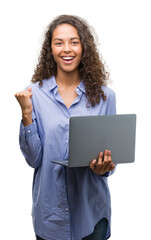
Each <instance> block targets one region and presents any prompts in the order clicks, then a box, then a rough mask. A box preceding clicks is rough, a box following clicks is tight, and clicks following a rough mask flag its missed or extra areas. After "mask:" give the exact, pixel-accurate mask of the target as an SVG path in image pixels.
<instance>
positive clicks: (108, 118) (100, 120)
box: [53, 114, 136, 167]
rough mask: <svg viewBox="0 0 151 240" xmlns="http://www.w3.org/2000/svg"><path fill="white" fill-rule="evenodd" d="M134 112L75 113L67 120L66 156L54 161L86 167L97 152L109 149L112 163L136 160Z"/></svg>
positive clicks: (70, 165) (96, 156)
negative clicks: (81, 114) (67, 150)
mask: <svg viewBox="0 0 151 240" xmlns="http://www.w3.org/2000/svg"><path fill="white" fill-rule="evenodd" d="M135 136H136V114H122V115H103V116H78V117H71V118H70V122H69V159H66V160H60V161H53V163H57V164H61V165H64V166H68V167H86V166H89V165H90V162H91V161H92V160H93V159H97V158H98V154H99V152H104V151H105V149H108V150H110V151H111V155H112V161H113V163H114V164H120V163H132V162H134V160H135V138H136V137H135Z"/></svg>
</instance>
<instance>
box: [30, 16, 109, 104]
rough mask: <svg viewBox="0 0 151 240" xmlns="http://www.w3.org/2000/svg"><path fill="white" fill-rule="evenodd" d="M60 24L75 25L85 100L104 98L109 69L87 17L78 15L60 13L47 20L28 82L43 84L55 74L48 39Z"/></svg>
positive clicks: (97, 100)
mask: <svg viewBox="0 0 151 240" xmlns="http://www.w3.org/2000/svg"><path fill="white" fill-rule="evenodd" d="M60 24H70V25H72V26H73V27H75V28H76V29H77V33H78V35H79V37H80V40H81V45H82V58H81V62H80V64H79V66H78V70H79V75H80V78H81V79H82V80H83V83H84V85H85V89H86V97H87V100H88V102H89V103H91V106H92V107H93V106H95V104H98V103H99V102H100V99H101V97H102V98H103V100H104V101H105V100H106V99H107V97H106V96H105V94H104V91H103V90H102V88H101V86H103V85H107V81H108V79H109V73H108V72H107V71H106V69H105V64H104V62H103V60H102V57H101V55H100V54H99V51H98V49H97V46H96V41H95V37H94V36H93V34H92V33H91V30H90V26H89V25H88V24H87V22H86V20H84V19H82V18H80V17H77V16H73V15H60V16H58V17H57V18H55V19H54V20H53V21H52V22H51V23H50V25H49V26H48V30H47V31H46V33H45V39H44V42H43V46H42V50H41V52H40V56H39V58H38V64H37V66H36V68H35V70H34V74H33V76H32V80H31V82H33V83H35V82H38V81H39V85H40V86H42V84H43V80H44V79H48V78H50V76H56V75H57V65H56V62H55V61H54V58H53V55H52V50H51V41H52V35H53V31H54V29H55V28H56V27H57V26H58V25H60Z"/></svg>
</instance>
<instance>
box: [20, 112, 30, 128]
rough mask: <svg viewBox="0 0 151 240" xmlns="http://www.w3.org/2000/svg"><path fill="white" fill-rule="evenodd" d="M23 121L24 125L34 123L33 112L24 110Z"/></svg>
mask: <svg viewBox="0 0 151 240" xmlns="http://www.w3.org/2000/svg"><path fill="white" fill-rule="evenodd" d="M22 121H23V125H24V127H26V126H28V125H30V124H31V123H32V112H22Z"/></svg>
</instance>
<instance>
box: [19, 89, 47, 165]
mask: <svg viewBox="0 0 151 240" xmlns="http://www.w3.org/2000/svg"><path fill="white" fill-rule="evenodd" d="M31 90H32V89H31V88H28V89H27V90H25V91H22V92H19V93H16V94H15V97H16V99H17V100H18V102H19V104H20V107H21V110H22V122H21V126H20V135H19V144H20V148H21V151H22V153H23V155H24V157H25V159H26V161H27V163H28V164H29V165H30V166H31V167H33V168H37V167H39V166H40V165H41V161H42V144H41V140H40V137H39V134H38V129H37V122H36V118H34V119H33V118H32V114H33V105H32V101H31V98H32V92H31Z"/></svg>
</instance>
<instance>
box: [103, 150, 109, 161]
mask: <svg viewBox="0 0 151 240" xmlns="http://www.w3.org/2000/svg"><path fill="white" fill-rule="evenodd" d="M107 160H108V150H107V149H106V150H105V151H104V162H107Z"/></svg>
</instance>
